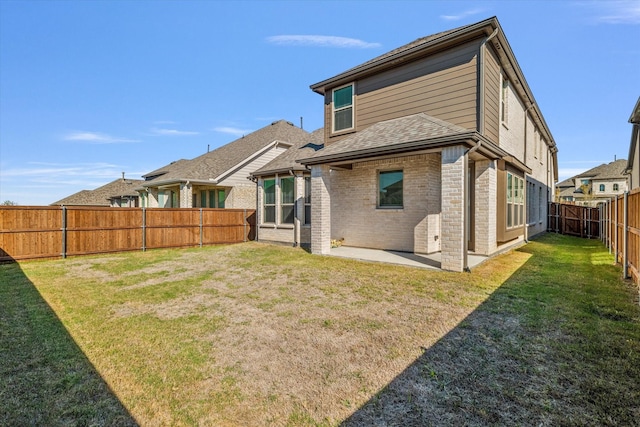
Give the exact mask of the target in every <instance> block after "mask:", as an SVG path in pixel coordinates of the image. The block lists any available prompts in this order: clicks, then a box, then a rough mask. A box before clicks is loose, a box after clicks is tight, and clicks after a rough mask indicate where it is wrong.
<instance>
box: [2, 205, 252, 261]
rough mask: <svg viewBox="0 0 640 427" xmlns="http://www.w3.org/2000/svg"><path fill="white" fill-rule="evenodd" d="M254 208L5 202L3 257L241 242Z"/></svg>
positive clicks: (248, 231)
mask: <svg viewBox="0 0 640 427" xmlns="http://www.w3.org/2000/svg"><path fill="white" fill-rule="evenodd" d="M254 238H255V210H252V209H205V208H192V209H159V208H108V207H79V206H69V207H65V206H63V207H57V206H56V207H54V206H51V207H49V206H2V207H0V261H11V260H25V259H37V258H66V257H67V256H75V255H88V254H98V253H108V252H124V251H135V250H143V251H144V250H147V249H159V248H175V247H190V246H205V245H215V244H226V243H239V242H246V241H247V240H253V239H254Z"/></svg>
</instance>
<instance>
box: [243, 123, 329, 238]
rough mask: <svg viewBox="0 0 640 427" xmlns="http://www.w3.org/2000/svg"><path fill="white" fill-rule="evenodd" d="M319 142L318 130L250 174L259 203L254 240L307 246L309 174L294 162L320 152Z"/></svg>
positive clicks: (320, 140) (309, 204)
mask: <svg viewBox="0 0 640 427" xmlns="http://www.w3.org/2000/svg"><path fill="white" fill-rule="evenodd" d="M323 141H324V129H322V128H321V129H318V130H316V131H314V132H312V133H311V134H309V135H308V136H307V137H306V138H304V139H300V140H299V141H298V142H297V143H295V144H294V145H293V146H291V148H289V149H288V150H287V151H285V152H284V153H283V154H281V155H279V156H278V157H276V158H275V159H274V160H272V161H271V162H269V163H267V164H266V165H264V166H263V167H262V168H260V169H258V170H257V171H255V172H254V173H253V174H252V176H254V177H256V178H257V179H258V200H260V205H259V206H260V209H258V224H259V226H258V236H257V239H258V240H261V241H271V242H281V243H290V244H292V245H294V246H304V247H309V246H310V244H311V172H310V171H309V170H308V169H307V168H305V167H304V166H302V165H301V164H300V163H299V162H298V160H300V159H302V158H305V157H309V156H310V155H312V154H313V153H315V152H316V151H318V150H320V149H321V148H322V144H323Z"/></svg>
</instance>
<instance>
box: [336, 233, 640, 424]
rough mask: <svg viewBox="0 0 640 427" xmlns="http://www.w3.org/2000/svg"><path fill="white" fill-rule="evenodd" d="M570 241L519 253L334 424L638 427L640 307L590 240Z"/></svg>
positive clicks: (617, 272)
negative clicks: (517, 261)
mask: <svg viewBox="0 0 640 427" xmlns="http://www.w3.org/2000/svg"><path fill="white" fill-rule="evenodd" d="M554 239H558V238H557V237H553V236H552V237H551V238H550V240H551V245H550V244H549V239H547V238H545V239H543V242H542V243H541V245H542V246H552V245H554V243H556V244H560V245H561V244H563V243H566V242H567V241H568V240H567V239H566V238H564V237H561V238H559V240H558V241H557V242H554V241H553V240H554ZM569 239H572V238H569ZM569 243H570V244H569V246H568V248H569V249H571V250H572V251H573V252H574V253H573V254H569V255H568V256H565V257H561V258H560V259H559V258H558V256H557V254H556V255H554V254H553V253H552V254H551V255H550V256H549V254H548V253H547V252H545V251H542V250H539V249H534V250H531V249H530V246H531V245H530V246H527V247H524V248H521V249H520V251H524V252H528V253H530V254H531V255H532V256H531V257H530V258H529V259H528V261H527V262H526V263H525V264H524V265H523V266H522V267H521V268H520V269H519V270H518V271H517V272H516V273H514V274H513V275H512V276H511V277H510V278H509V279H508V280H507V281H506V282H505V283H504V284H503V285H502V286H501V287H500V288H499V289H498V290H496V291H495V292H494V293H493V294H492V295H491V296H490V297H489V299H487V300H486V301H485V302H484V303H483V304H482V305H480V306H479V307H478V308H477V309H476V310H475V311H474V312H473V313H472V314H471V315H469V316H468V317H467V318H466V319H465V320H464V321H462V322H461V323H460V324H459V325H458V326H457V327H456V328H455V329H453V330H452V331H450V332H449V333H448V334H447V335H445V336H444V337H443V338H441V339H440V340H439V341H438V342H437V343H436V344H434V345H433V346H431V347H430V348H428V349H424V353H423V354H422V355H421V356H420V357H418V358H417V359H416V360H415V361H414V362H413V363H412V364H411V365H410V366H409V367H407V368H406V369H405V370H404V371H403V372H402V373H401V374H400V375H398V376H397V377H396V378H395V379H393V381H391V382H390V383H389V384H388V385H387V386H386V387H384V388H383V389H382V390H380V391H379V392H378V393H377V394H376V395H375V396H373V397H372V398H371V399H370V400H369V401H368V402H367V403H365V404H364V405H363V406H362V407H361V408H359V409H358V410H356V412H354V413H353V414H352V415H351V416H350V417H349V418H347V419H346V420H345V421H344V422H343V423H342V424H341V425H342V426H362V425H375V426H428V425H639V423H640V421H639V419H638V415H639V414H640V404H638V401H639V399H640V367H639V365H640V357H639V356H638V353H639V350H640V345H639V344H638V343H639V341H640V334H639V333H638V329H639V328H638V317H639V314H638V311H639V310H638V308H637V306H634V304H633V301H629V304H628V305H625V304H626V303H620V302H619V301H622V300H626V299H627V298H628V299H632V297H631V295H632V292H628V291H629V289H625V288H624V284H621V282H620V280H619V279H618V277H619V270H620V269H619V268H618V267H615V266H613V265H612V263H611V262H608V263H602V264H600V265H596V264H594V263H593V261H592V260H593V257H592V255H593V251H594V249H593V242H589V241H584V242H579V239H574V240H570V241H569ZM546 250H548V249H546ZM562 250H564V251H566V250H567V248H555V249H551V250H550V251H551V252H553V251H562ZM600 250H601V251H602V250H604V249H603V248H600ZM562 277H564V278H565V279H563V280H558V279H559V278H562ZM592 284H593V285H592ZM609 287H611V289H614V290H615V292H618V291H619V290H620V289H621V291H620V292H618V293H619V294H620V293H621V294H622V295H621V296H620V295H618V296H619V297H620V298H619V299H618V302H614V301H613V300H612V299H610V298H609V296H607V295H605V294H604V293H602V292H601V290H602V289H605V288H607V289H609ZM603 292H604V291H603ZM621 304H622V305H624V307H622V305H621ZM594 306H596V307H599V308H600V312H597V313H596V314H595V315H594V314H593V313H594V310H593V307H594ZM612 307H614V308H612ZM611 311H615V312H616V313H618V316H617V317H612V316H610V315H608V314H610V313H611ZM602 313H604V314H605V315H601V314H602ZM616 322H620V323H616ZM589 331H593V332H589Z"/></svg>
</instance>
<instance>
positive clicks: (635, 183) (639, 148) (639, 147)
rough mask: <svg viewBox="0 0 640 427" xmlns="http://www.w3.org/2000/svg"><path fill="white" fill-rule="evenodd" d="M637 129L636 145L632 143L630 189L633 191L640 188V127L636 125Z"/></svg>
mask: <svg viewBox="0 0 640 427" xmlns="http://www.w3.org/2000/svg"><path fill="white" fill-rule="evenodd" d="M634 127H635V128H638V129H636V132H635V134H633V135H635V137H636V139H635V143H633V142H632V144H634V145H633V147H635V148H634V150H633V157H632V158H633V168H632V169H631V176H630V181H631V182H630V185H629V187H630V188H629V189H630V190H633V189H636V188H638V187H640V125H634Z"/></svg>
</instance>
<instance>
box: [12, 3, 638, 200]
mask: <svg viewBox="0 0 640 427" xmlns="http://www.w3.org/2000/svg"><path fill="white" fill-rule="evenodd" d="M494 15H495V16H497V17H498V19H499V21H500V23H501V25H502V27H503V29H504V31H505V33H506V36H507V39H508V40H509V42H510V44H511V47H512V49H513V51H514V53H515V55H516V58H517V59H518V62H519V64H520V67H521V68H522V70H523V72H524V74H525V77H526V79H527V82H528V83H529V86H530V87H531V89H532V91H533V93H534V96H535V97H536V100H537V102H538V105H539V106H540V108H541V110H542V113H543V114H544V116H545V119H546V121H547V123H548V125H549V127H550V129H551V132H552V134H553V135H554V137H555V140H556V143H557V145H558V147H559V149H560V152H559V157H558V159H559V166H560V178H561V179H564V178H567V177H569V176H570V175H573V174H575V173H578V172H582V171H584V170H587V169H589V168H591V167H594V166H597V165H599V164H601V163H605V162H610V161H612V160H613V159H614V156H617V158H627V155H628V150H629V140H630V136H631V125H630V124H629V123H627V120H628V118H629V116H630V114H631V110H632V108H633V106H634V105H635V103H636V101H637V99H638V96H639V95H640V80H638V76H639V75H640V44H639V43H638V40H640V1H602V2H591V1H564V2H563V1H527V2H525V1H509V2H507V1H446V2H445V1H396V2H386V1H370V2H365V1H359V2H350V1H329V2H311V1H308V2H307V1H305V2H293V1H291V2H271V1H255V2H232V1H228V2H213V1H150V0H148V1H145V0H136V1H126V0H119V1H54V0H50V1H7V0H0V201H4V200H12V201H15V202H17V203H19V204H21V205H44V204H49V203H52V202H54V201H56V200H58V199H61V198H63V197H65V196H67V195H70V194H72V193H75V192H77V191H79V190H82V189H94V188H96V187H99V186H101V185H103V184H106V183H108V182H110V181H112V180H114V179H116V178H118V177H120V175H121V172H123V171H124V172H126V176H127V177H129V178H140V176H141V175H143V174H145V173H146V172H149V171H152V170H154V169H156V168H158V167H161V166H163V165H165V164H167V163H169V162H171V161H173V160H177V159H180V158H193V157H196V156H198V155H200V154H202V153H205V152H206V151H207V146H210V147H211V149H214V148H216V147H218V146H220V145H222V144H225V143H227V142H230V141H232V140H234V139H236V138H237V137H239V136H241V135H242V134H245V133H248V132H251V131H253V130H257V129H259V128H261V127H263V126H265V125H267V124H269V123H271V122H273V121H275V120H278V119H285V120H289V121H291V122H293V123H295V124H297V125H299V124H300V117H303V118H304V128H305V129H306V130H309V131H311V130H315V129H317V128H319V127H321V126H322V114H323V110H322V98H321V97H320V96H319V95H317V94H315V93H313V92H312V91H311V90H310V89H309V85H311V84H313V83H316V82H319V81H321V80H324V79H326V78H329V77H332V76H333V75H335V74H337V73H339V72H341V71H344V70H346V69H348V68H351V67H352V66H355V65H358V64H360V63H362V62H364V61H367V60H369V59H371V58H373V57H375V56H377V55H380V54H382V53H384V52H387V51H389V50H391V49H394V48H396V47H399V46H401V45H403V44H406V43H408V42H410V41H413V40H415V39H417V38H419V37H423V36H426V35H429V34H433V33H436V32H439V31H444V30H447V29H450V28H454V27H458V26H461V25H466V24H470V23H473V22H477V21H480V20H483V19H486V18H489V17H491V16H494Z"/></svg>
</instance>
